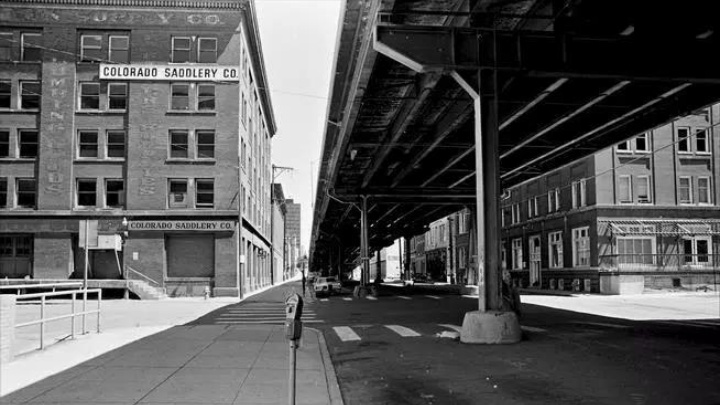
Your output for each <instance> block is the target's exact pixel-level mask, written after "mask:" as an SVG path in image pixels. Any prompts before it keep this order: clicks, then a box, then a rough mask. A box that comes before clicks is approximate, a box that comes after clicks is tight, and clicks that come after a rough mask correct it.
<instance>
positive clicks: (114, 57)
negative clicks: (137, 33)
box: [108, 35, 130, 63]
mask: <svg viewBox="0 0 720 405" xmlns="http://www.w3.org/2000/svg"><path fill="white" fill-rule="evenodd" d="M108 59H110V61H111V62H115V63H128V62H130V37H129V36H127V35H110V37H109V56H108Z"/></svg>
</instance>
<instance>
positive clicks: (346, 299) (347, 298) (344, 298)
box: [343, 297, 352, 301]
mask: <svg viewBox="0 0 720 405" xmlns="http://www.w3.org/2000/svg"><path fill="white" fill-rule="evenodd" d="M343 301H352V298H350V297H343Z"/></svg>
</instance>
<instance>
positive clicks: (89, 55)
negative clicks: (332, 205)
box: [80, 34, 103, 62]
mask: <svg viewBox="0 0 720 405" xmlns="http://www.w3.org/2000/svg"><path fill="white" fill-rule="evenodd" d="M102 39H103V38H102V35H90V34H84V35H80V60H81V61H82V62H99V61H102V60H103V53H102V42H103V41H102Z"/></svg>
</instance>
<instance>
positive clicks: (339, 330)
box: [333, 326, 360, 342]
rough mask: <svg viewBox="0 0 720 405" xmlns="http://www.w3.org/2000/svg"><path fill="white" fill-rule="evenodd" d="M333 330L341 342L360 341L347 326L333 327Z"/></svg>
mask: <svg viewBox="0 0 720 405" xmlns="http://www.w3.org/2000/svg"><path fill="white" fill-rule="evenodd" d="M333 330H334V331H335V333H336V334H337V335H338V337H339V338H340V340H342V341H343V342H350V341H353V340H360V336H358V335H357V333H355V331H353V330H352V329H351V328H350V327H349V326H334V327H333Z"/></svg>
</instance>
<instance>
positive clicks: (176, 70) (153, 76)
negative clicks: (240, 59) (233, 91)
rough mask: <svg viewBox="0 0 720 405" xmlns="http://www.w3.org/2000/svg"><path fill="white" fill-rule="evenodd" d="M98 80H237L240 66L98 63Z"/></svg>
mask: <svg viewBox="0 0 720 405" xmlns="http://www.w3.org/2000/svg"><path fill="white" fill-rule="evenodd" d="M99 73H100V80H128V81H129V80H158V81H163V80H166V81H171V80H191V81H198V82H237V81H239V80H240V68H239V67H235V66H218V65H208V64H204V65H185V64H183V65H149V64H140V63H136V64H117V65H115V64H106V63H101V64H100V72H99Z"/></svg>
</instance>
